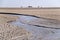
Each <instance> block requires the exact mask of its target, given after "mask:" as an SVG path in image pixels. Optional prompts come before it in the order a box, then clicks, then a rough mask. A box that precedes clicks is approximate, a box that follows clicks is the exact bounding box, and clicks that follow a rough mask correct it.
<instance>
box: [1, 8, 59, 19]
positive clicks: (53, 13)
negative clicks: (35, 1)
mask: <svg viewBox="0 0 60 40" xmlns="http://www.w3.org/2000/svg"><path fill="white" fill-rule="evenodd" d="M0 12H11V13H19V14H30V15H36V16H39V17H45V18H50V19H57V20H60V9H57V8H56V9H53V8H52V9H30V8H28V9H27V8H25V9H22V8H0Z"/></svg>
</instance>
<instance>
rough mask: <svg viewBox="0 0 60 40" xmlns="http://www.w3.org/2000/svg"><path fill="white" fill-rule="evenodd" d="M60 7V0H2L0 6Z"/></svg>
mask: <svg viewBox="0 0 60 40" xmlns="http://www.w3.org/2000/svg"><path fill="white" fill-rule="evenodd" d="M20 6H40V7H60V0H0V7H20Z"/></svg>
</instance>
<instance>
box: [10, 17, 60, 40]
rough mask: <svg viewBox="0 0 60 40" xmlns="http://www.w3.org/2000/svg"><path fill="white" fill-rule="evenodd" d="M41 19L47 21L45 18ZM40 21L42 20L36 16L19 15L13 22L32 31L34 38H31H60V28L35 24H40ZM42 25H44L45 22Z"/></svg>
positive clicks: (39, 39) (50, 39)
mask: <svg viewBox="0 0 60 40" xmlns="http://www.w3.org/2000/svg"><path fill="white" fill-rule="evenodd" d="M41 20H42V21H46V20H43V19H41ZM35 21H37V22H35ZM30 22H31V23H30ZM32 22H34V24H32ZM38 22H40V20H39V19H38V18H35V17H31V16H19V18H18V19H17V20H16V21H14V22H12V23H11V24H12V25H17V26H19V27H23V28H24V29H26V30H27V31H29V32H31V33H32V36H33V37H31V38H32V39H31V40H60V29H51V28H43V27H37V26H34V25H40V24H39V23H38ZM35 23H36V24H35ZM41 25H42V26H44V25H43V24H41ZM52 25H54V24H52Z"/></svg>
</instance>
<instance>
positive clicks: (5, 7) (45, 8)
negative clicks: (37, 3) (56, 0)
mask: <svg viewBox="0 0 60 40" xmlns="http://www.w3.org/2000/svg"><path fill="white" fill-rule="evenodd" d="M0 9H60V7H40V8H33V7H32V8H23V7H22V8H19V7H14V8H13V7H11V8H10V7H0Z"/></svg>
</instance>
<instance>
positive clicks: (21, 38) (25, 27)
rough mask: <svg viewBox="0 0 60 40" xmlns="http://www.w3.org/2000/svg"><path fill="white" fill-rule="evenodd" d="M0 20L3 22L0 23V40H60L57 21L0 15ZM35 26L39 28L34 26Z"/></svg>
mask: <svg viewBox="0 0 60 40" xmlns="http://www.w3.org/2000/svg"><path fill="white" fill-rule="evenodd" d="M6 17H7V18H6ZM2 18H3V19H2ZM0 19H2V20H1V22H2V21H3V22H4V21H5V23H4V24H3V22H2V23H0V28H1V30H0V33H1V34H2V35H0V36H1V40H2V39H3V40H5V39H6V40H60V29H56V28H60V25H59V24H60V22H59V21H57V20H56V21H54V20H50V19H45V18H36V17H31V16H16V15H15V16H13V15H1V17H0ZM12 19H14V20H12ZM6 20H8V21H11V22H7V21H6ZM37 24H38V25H40V27H37V26H34V25H37ZM46 24H48V25H46ZM52 25H55V26H52ZM56 25H59V26H56ZM43 26H46V27H43ZM50 27H51V28H50ZM52 27H53V28H52ZM2 37H3V38H2Z"/></svg>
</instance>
